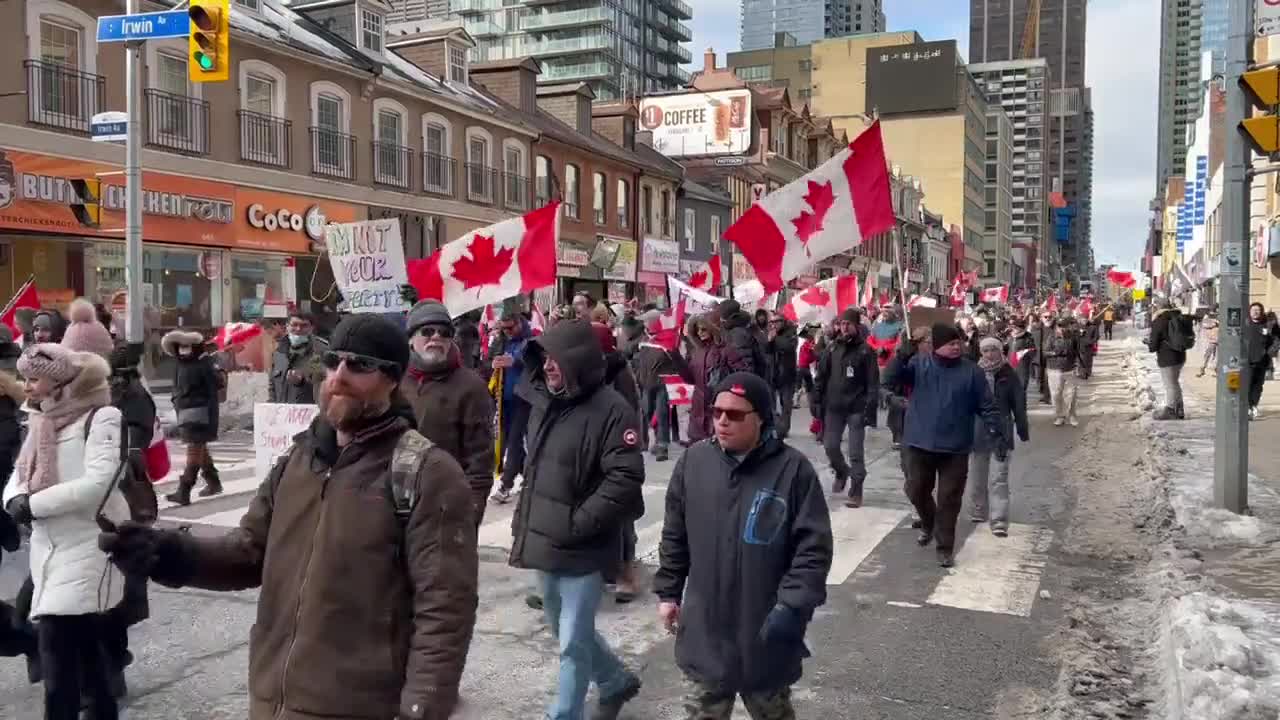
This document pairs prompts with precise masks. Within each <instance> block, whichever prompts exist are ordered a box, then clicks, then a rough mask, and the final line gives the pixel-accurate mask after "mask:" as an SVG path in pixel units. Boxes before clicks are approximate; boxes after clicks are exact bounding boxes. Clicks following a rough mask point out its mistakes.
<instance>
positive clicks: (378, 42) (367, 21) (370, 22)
mask: <svg viewBox="0 0 1280 720" xmlns="http://www.w3.org/2000/svg"><path fill="white" fill-rule="evenodd" d="M360 49H362V50H367V51H369V52H371V53H377V54H379V55H381V54H382V15H381V14H379V13H377V12H374V11H373V10H369V9H367V8H360Z"/></svg>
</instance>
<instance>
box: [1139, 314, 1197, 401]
mask: <svg viewBox="0 0 1280 720" xmlns="http://www.w3.org/2000/svg"><path fill="white" fill-rule="evenodd" d="M1153 304H1154V305H1155V307H1156V311H1155V312H1154V313H1153V314H1152V316H1151V335H1150V337H1149V338H1148V339H1147V347H1148V349H1150V351H1151V352H1153V353H1155V354H1156V365H1157V366H1158V367H1159V368H1160V380H1161V382H1162V383H1163V384H1164V407H1162V408H1160V409H1159V410H1157V411H1156V412H1155V415H1154V417H1155V419H1156V420H1183V419H1185V418H1186V416H1187V415H1186V409H1185V407H1184V405H1183V402H1182V367H1183V366H1184V365H1186V364H1187V351H1188V350H1190V349H1191V348H1192V347H1194V346H1195V344H1196V334H1195V328H1194V326H1193V324H1192V320H1191V318H1190V317H1189V316H1187V315H1184V314H1183V313H1182V311H1181V310H1180V309H1178V308H1176V307H1173V305H1171V304H1170V302H1169V298H1166V297H1158V298H1156V300H1155V302H1154V303H1153Z"/></svg>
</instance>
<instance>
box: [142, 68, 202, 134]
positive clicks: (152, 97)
mask: <svg viewBox="0 0 1280 720" xmlns="http://www.w3.org/2000/svg"><path fill="white" fill-rule="evenodd" d="M151 85H152V88H153V89H154V90H157V91H159V92H156V93H149V98H148V99H147V122H148V123H150V124H149V126H148V127H149V128H150V129H151V130H152V132H158V133H160V134H162V135H167V136H170V137H177V138H190V137H192V131H193V130H194V128H193V127H192V121H193V120H194V117H193V113H192V105H191V101H190V99H189V98H188V97H187V96H188V94H189V90H188V88H189V85H188V83H187V58H186V56H185V55H179V54H177V53H174V52H159V53H156V55H155V57H154V58H153V65H152V67H151ZM155 139H156V138H152V140H155Z"/></svg>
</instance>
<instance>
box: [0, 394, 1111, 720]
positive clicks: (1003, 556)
mask: <svg viewBox="0 0 1280 720" xmlns="http://www.w3.org/2000/svg"><path fill="white" fill-rule="evenodd" d="M1032 410H1033V412H1032V442H1031V443H1029V444H1027V445H1020V446H1019V447H1018V449H1017V450H1016V451H1015V455H1014V458H1015V460H1014V467H1013V473H1012V477H1011V487H1012V496H1013V504H1012V514H1011V520H1012V522H1013V526H1012V530H1011V535H1010V537H1009V538H1007V539H1003V540H1000V539H996V538H994V537H993V536H992V535H991V534H990V532H989V531H988V530H987V528H986V527H985V526H977V527H975V525H974V523H972V522H970V520H969V519H968V509H967V505H966V509H965V510H964V511H963V512H962V514H961V520H960V523H959V536H960V538H959V539H958V543H957V548H958V555H957V564H956V567H955V568H953V569H950V570H944V569H941V568H939V567H938V566H937V564H936V562H935V559H934V551H933V548H932V547H930V548H926V549H921V548H918V547H917V546H916V545H915V543H914V531H913V530H911V528H910V525H909V520H910V518H909V506H908V504H907V502H906V500H905V498H904V497H903V495H902V492H901V487H902V474H901V472H900V470H899V469H898V467H897V453H896V452H892V451H891V450H890V449H889V437H888V431H887V430H885V429H879V430H873V431H871V433H870V435H869V438H868V442H867V454H868V459H869V463H870V477H869V478H868V481H867V485H866V490H865V502H866V506H865V507H864V508H862V509H858V510H851V509H846V508H844V507H843V504H842V498H836V497H832V498H831V512H832V518H833V525H834V526H835V527H836V528H837V530H836V536H837V546H836V565H837V568H836V570H834V571H833V573H832V576H831V578H830V579H829V588H828V590H829V600H828V602H827V604H826V605H825V606H824V607H823V608H821V609H820V610H819V612H818V613H817V615H816V617H815V619H814V622H813V624H812V625H811V626H810V628H809V632H808V642H809V645H810V647H811V649H812V651H813V658H811V659H810V660H809V661H808V662H807V663H806V667H805V677H804V679H803V680H802V681H801V682H800V683H799V685H798V686H797V687H796V689H795V695H794V697H795V704H796V707H797V711H798V715H799V717H801V718H820V717H826V718H858V719H859V720H876V719H883V720H916V719H921V720H923V719H925V718H928V719H929V720H941V719H946V720H977V719H978V718H1015V717H1028V718H1030V717H1044V715H1043V714H1041V712H1042V710H1043V708H1045V707H1046V706H1047V704H1048V703H1049V701H1050V699H1051V698H1050V696H1051V695H1052V693H1053V692H1054V687H1055V685H1056V681H1057V680H1058V674H1059V668H1058V667H1057V665H1056V662H1055V661H1054V660H1053V658H1054V657H1055V654H1054V653H1053V652H1052V649H1051V648H1050V647H1048V644H1049V642H1050V639H1051V638H1052V636H1053V633H1054V630H1055V628H1057V627H1059V626H1060V625H1061V624H1062V623H1064V622H1065V618H1064V617H1063V615H1064V613H1063V607H1062V605H1061V604H1060V595H1061V594H1062V593H1063V592H1064V591H1067V590H1069V583H1070V582H1071V581H1072V577H1073V576H1074V575H1076V574H1078V570H1079V569H1078V568H1071V567H1066V566H1063V565H1062V564H1061V563H1060V561H1059V559H1060V558H1061V557H1062V555H1061V550H1062V548H1061V547H1060V543H1059V537H1060V535H1061V533H1062V529H1063V526H1064V524H1065V523H1067V522H1069V521H1070V511H1071V498H1070V493H1069V487H1068V485H1069V478H1065V477H1063V474H1062V472H1061V470H1060V466H1062V465H1064V464H1065V463H1064V460H1066V459H1067V458H1066V454H1067V453H1068V452H1069V450H1070V448H1071V447H1072V446H1073V438H1076V437H1079V435H1080V433H1081V432H1083V431H1084V430H1085V429H1087V426H1088V424H1089V423H1090V422H1095V421H1096V420H1095V419H1091V418H1089V417H1088V415H1087V413H1082V421H1083V422H1084V423H1085V426H1086V427H1085V428H1080V429H1072V428H1069V427H1068V428H1054V427H1052V426H1051V420H1052V418H1051V416H1049V415H1048V413H1047V410H1048V408H1046V407H1044V406H1040V405H1038V403H1035V402H1034V400H1033V402H1032ZM807 426H808V415H807V412H806V411H798V412H797V415H796V421H795V423H793V427H795V428H797V429H798V430H801V431H803V429H804V428H807ZM793 441H794V444H795V445H796V446H797V447H799V448H801V449H802V450H803V451H804V452H806V453H807V454H808V455H809V456H810V457H811V458H812V459H813V461H814V463H815V465H816V466H818V468H819V470H820V472H821V473H822V474H823V477H824V481H825V482H829V479H830V476H829V474H828V473H827V472H826V468H827V461H826V458H825V455H824V454H823V452H822V450H821V449H820V448H819V447H818V446H817V444H816V443H814V442H813V440H812V439H811V438H809V437H808V436H807V433H804V436H803V437H800V436H797V437H794V438H793ZM248 457H249V455H248V454H247V453H246V448H245V447H244V446H243V444H240V445H238V446H237V445H234V444H224V445H223V446H222V447H219V448H215V460H216V461H218V462H219V463H220V464H222V463H224V462H225V463H227V464H228V465H229V466H231V465H234V466H235V467H237V468H239V469H238V470H236V471H235V472H234V473H231V474H228V477H231V476H232V475H233V476H234V479H235V481H236V483H238V484H236V485H235V487H234V488H233V492H235V494H234V495H231V496H227V497H222V498H217V499H214V500H206V501H201V502H198V503H196V504H195V505H193V506H192V507H190V508H185V509H182V510H173V509H168V510H165V511H163V513H162V515H163V517H164V518H165V520H166V521H167V522H180V523H191V524H193V531H194V532H200V533H205V532H214V533H216V532H221V531H222V529H223V528H224V527H226V526H228V525H233V524H234V523H235V521H236V520H237V519H238V517H237V516H238V511H239V510H240V509H241V508H243V507H244V506H245V505H246V504H247V502H248V499H249V497H250V494H249V493H250V492H251V486H252V483H253V482H254V479H253V477H252V472H251V471H248V470H245V469H244V468H245V466H244V463H245V462H246V458H248ZM236 463H240V465H235V464H236ZM673 466H674V457H673V459H672V461H669V462H665V463H655V462H653V460H652V459H651V458H649V459H648V465H647V470H648V477H647V480H646V485H647V489H646V503H647V506H648V508H649V514H648V515H647V516H646V517H645V518H644V519H642V520H641V521H640V522H639V523H638V524H637V531H638V533H639V535H640V542H639V554H640V555H641V557H644V558H646V559H648V560H649V562H650V563H652V562H653V561H654V559H655V557H656V554H655V553H654V552H653V550H654V548H656V542H657V537H658V532H659V531H660V525H661V508H662V501H661V500H662V493H663V492H664V490H665V484H666V481H667V478H668V476H669V473H670V470H671V468H672V467H673ZM229 484H231V483H229ZM512 507H513V506H511V505H507V506H492V505H491V507H490V509H489V511H488V513H487V515H486V518H485V519H486V525H485V527H484V528H482V530H481V538H482V545H485V546H486V547H484V548H483V549H482V559H483V560H484V562H482V564H481V608H480V616H479V619H478V621H477V628H476V634H475V639H474V642H473V644H472V647H471V650H470V654H469V660H468V664H467V670H466V676H465V680H464V687H463V697H464V703H463V706H462V707H461V708H460V710H459V712H458V714H457V715H456V717H460V718H468V719H475V720H508V719H509V720H517V719H519V720H529V719H530V718H538V717H541V713H542V710H543V709H544V708H545V706H546V705H547V703H548V701H549V699H550V698H551V697H552V695H553V693H554V682H555V677H556V672H557V658H556V652H555V645H554V642H553V640H552V638H551V636H550V634H549V633H548V631H547V630H546V627H545V626H544V624H543V623H542V620H541V616H540V614H539V613H537V612H534V611H532V610H530V609H528V608H527V607H526V606H525V604H524V596H525V594H526V592H527V591H528V590H529V588H530V583H531V576H530V575H529V574H527V573H524V572H522V571H517V570H513V569H511V568H509V567H508V566H507V565H506V563H505V552H504V549H503V545H504V543H506V542H509V537H508V538H506V539H504V534H505V532H504V530H505V527H506V525H504V524H509V522H510V514H511V511H512ZM1081 520H1082V521H1087V518H1082V519H1081ZM25 566H26V555H25V551H24V552H23V553H20V554H19V555H17V556H12V557H6V558H4V562H3V565H2V566H0V597H9V596H12V595H13V594H15V593H16V592H17V588H18V586H19V585H20V583H21V580H22V578H23V576H24V575H25ZM254 602H255V593H253V592H244V593H234V594H231V593H222V594H216V593H208V592H203V591H172V590H167V589H164V588H159V587H153V588H152V590H151V607H152V619H151V620H149V621H147V622H145V623H143V624H142V625H140V626H138V627H136V628H134V631H133V633H132V649H133V651H134V654H135V655H136V657H137V660H136V662H135V663H134V665H133V666H132V667H130V669H129V671H128V681H129V686H130V695H129V697H128V700H127V704H126V713H125V717H127V718H129V720H153V719H154V720H161V719H164V720H170V719H171V718H173V717H183V718H188V719H189V720H221V719H223V718H228V719H229V718H245V717H247V714H248V713H247V707H248V699H247V682H246V671H247V667H248V636H249V628H250V626H251V624H252V623H253V620H254ZM599 625H600V628H601V632H602V633H603V634H604V635H605V636H606V638H608V639H609V641H610V642H611V644H613V646H614V647H615V649H618V650H619V651H620V652H621V654H622V656H623V657H624V659H626V660H627V661H628V662H629V663H630V664H631V665H633V666H634V667H636V668H638V669H640V671H641V673H642V677H643V679H644V689H643V691H642V693H641V695H640V697H639V698H638V699H637V700H636V701H635V702H633V703H632V704H631V705H630V706H629V707H628V708H627V709H626V711H625V712H624V713H623V717H624V718H629V719H630V720H657V719H659V718H679V717H683V713H682V711H681V706H680V702H679V698H680V696H681V693H682V691H683V685H682V682H681V678H680V674H679V671H678V670H677V669H676V667H675V665H674V662H673V648H672V645H673V640H672V639H671V638H670V637H669V636H668V635H666V633H665V632H663V631H662V630H661V628H660V626H659V624H658V622H657V614H656V602H655V601H654V600H653V598H652V597H650V596H644V597H642V598H640V599H638V600H637V601H636V602H633V603H631V604H629V605H617V604H615V603H614V602H612V601H611V600H606V602H605V604H604V606H603V609H602V612H601V616H600V623H599ZM40 698H41V695H40V689H39V688H38V687H33V686H31V685H29V684H28V683H27V682H26V678H25V669H24V664H23V662H22V660H20V659H13V660H5V661H3V662H0V708H3V711H2V714H3V717H5V718H16V719H17V720H29V719H30V720H34V719H35V718H39V717H41V715H42V710H41V701H40ZM734 717H735V718H740V717H741V718H745V717H746V714H745V712H744V711H743V709H742V708H741V706H739V707H738V709H737V710H736V714H735V716H734Z"/></svg>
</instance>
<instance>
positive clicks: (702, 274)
mask: <svg viewBox="0 0 1280 720" xmlns="http://www.w3.org/2000/svg"><path fill="white" fill-rule="evenodd" d="M688 285H689V287H691V288H694V289H695V290H702V291H703V292H709V293H714V292H715V291H716V290H719V289H720V286H721V285H724V276H723V274H722V272H721V270H720V256H719V255H712V256H711V259H710V260H708V261H707V262H705V263H703V264H702V265H701V266H699V267H698V269H696V270H694V271H693V272H691V273H689V280H688Z"/></svg>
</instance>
